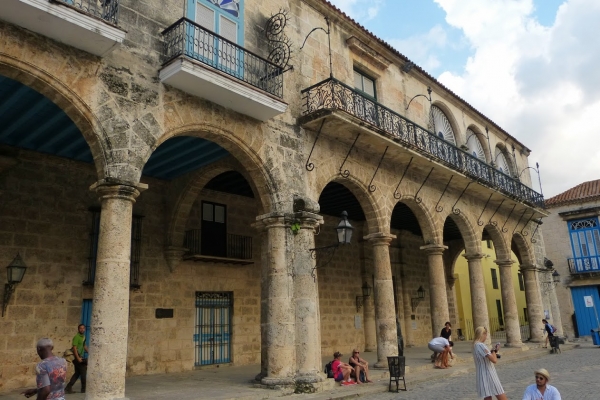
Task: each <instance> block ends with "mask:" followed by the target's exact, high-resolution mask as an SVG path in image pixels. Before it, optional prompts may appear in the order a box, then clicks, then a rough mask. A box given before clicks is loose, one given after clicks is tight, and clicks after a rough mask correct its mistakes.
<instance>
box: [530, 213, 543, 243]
mask: <svg viewBox="0 0 600 400" xmlns="http://www.w3.org/2000/svg"><path fill="white" fill-rule="evenodd" d="M535 223H536V224H537V226H536V227H535V231H533V233H532V234H531V243H537V240H535V233H536V232H537V231H538V229H539V228H540V225H541V224H542V219H541V218H540V219H539V220H537V221H535Z"/></svg>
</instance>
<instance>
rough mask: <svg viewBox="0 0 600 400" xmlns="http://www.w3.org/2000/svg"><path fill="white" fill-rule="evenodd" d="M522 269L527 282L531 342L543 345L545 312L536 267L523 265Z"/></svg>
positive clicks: (526, 292) (526, 295) (526, 298)
mask: <svg viewBox="0 0 600 400" xmlns="http://www.w3.org/2000/svg"><path fill="white" fill-rule="evenodd" d="M520 269H521V272H522V273H523V280H524V281H525V300H526V301H527V314H529V334H530V341H531V342H534V343H541V342H543V341H544V332H543V331H542V328H543V325H542V319H544V310H543V309H542V296H541V294H540V287H539V285H538V283H537V274H536V267H535V265H528V264H523V265H521V266H520Z"/></svg>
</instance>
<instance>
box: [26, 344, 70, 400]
mask: <svg viewBox="0 0 600 400" xmlns="http://www.w3.org/2000/svg"><path fill="white" fill-rule="evenodd" d="M53 349H54V344H53V343H52V340H51V339H48V338H43V339H40V340H39V341H38V342H37V353H38V356H40V358H41V359H42V361H41V362H40V363H38V365H36V366H35V375H36V376H35V381H36V384H37V388H36V389H29V390H26V391H25V392H23V393H22V394H23V395H24V396H25V397H27V398H29V397H31V396H33V395H35V394H37V397H36V399H37V400H50V399H52V400H64V398H65V392H64V391H63V385H64V384H65V380H67V362H66V361H65V359H64V358H60V357H56V356H55V355H54V354H52V350H53Z"/></svg>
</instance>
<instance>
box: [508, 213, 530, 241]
mask: <svg viewBox="0 0 600 400" xmlns="http://www.w3.org/2000/svg"><path fill="white" fill-rule="evenodd" d="M526 212H527V209H524V210H523V214H521V216H520V217H519V220H518V221H517V224H516V225H515V227H514V228H513V231H512V233H511V235H514V234H515V231H516V230H517V228H518V227H519V224H520V223H521V220H522V219H523V217H524V216H525V213H526Z"/></svg>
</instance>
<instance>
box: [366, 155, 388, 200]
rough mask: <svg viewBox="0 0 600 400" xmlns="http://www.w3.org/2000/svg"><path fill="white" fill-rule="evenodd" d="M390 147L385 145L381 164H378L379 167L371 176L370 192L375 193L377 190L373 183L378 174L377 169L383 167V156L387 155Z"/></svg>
mask: <svg viewBox="0 0 600 400" xmlns="http://www.w3.org/2000/svg"><path fill="white" fill-rule="evenodd" d="M388 148H389V146H386V147H385V151H384V152H383V154H382V155H381V159H380V160H379V164H377V169H376V170H375V173H374V174H373V177H372V178H371V182H369V192H370V193H373V192H374V191H376V190H377V186H375V185H373V179H375V175H377V171H379V167H381V163H382V162H383V158H384V157H385V153H387V151H388Z"/></svg>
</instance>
